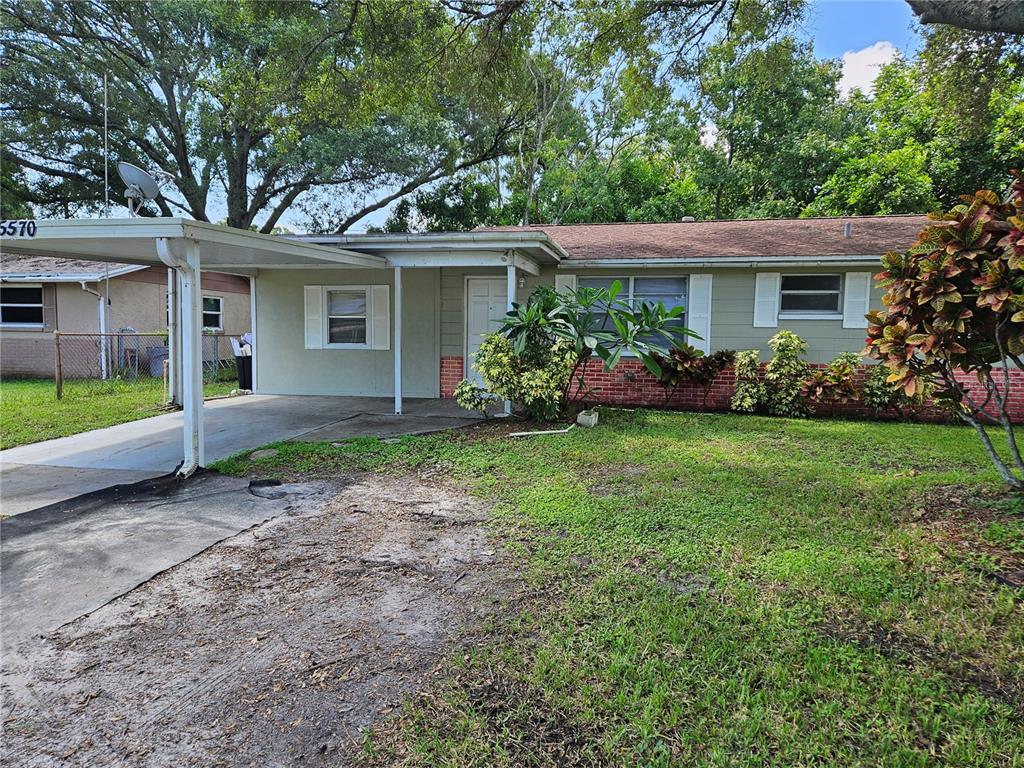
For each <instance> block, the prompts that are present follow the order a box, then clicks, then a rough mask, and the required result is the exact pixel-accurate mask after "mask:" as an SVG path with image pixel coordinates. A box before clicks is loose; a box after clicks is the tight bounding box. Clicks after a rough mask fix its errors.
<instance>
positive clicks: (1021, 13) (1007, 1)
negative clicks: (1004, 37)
mask: <svg viewBox="0 0 1024 768" xmlns="http://www.w3.org/2000/svg"><path fill="white" fill-rule="evenodd" d="M907 3H908V4H909V5H910V7H911V9H912V10H913V11H914V13H915V14H917V17H918V18H919V19H920V20H921V23H922V24H950V25H952V26H954V27H960V28H962V29H971V30H975V31H977V32H1011V33H1015V34H1024V3H1021V2H1020V0H987V1H986V2H978V0H907Z"/></svg>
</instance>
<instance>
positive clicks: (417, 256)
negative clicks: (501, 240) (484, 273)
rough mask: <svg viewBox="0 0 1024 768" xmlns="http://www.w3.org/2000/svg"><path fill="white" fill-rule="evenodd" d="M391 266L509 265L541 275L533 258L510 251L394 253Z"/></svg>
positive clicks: (390, 260)
mask: <svg viewBox="0 0 1024 768" xmlns="http://www.w3.org/2000/svg"><path fill="white" fill-rule="evenodd" d="M388 266H391V267H410V268H416V267H421V268H423V267H426V268H429V267H509V266H515V267H516V269H520V270H522V271H523V272H527V273H529V274H531V275H539V274H540V267H539V266H538V265H537V262H535V261H534V260H533V259H531V258H529V257H527V256H524V255H523V254H521V253H514V252H510V251H504V252H497V251H479V250H478V251H461V252H455V253H451V252H449V253H431V252H429V251H428V252H420V253H408V254H402V253H392V254H389V255H388Z"/></svg>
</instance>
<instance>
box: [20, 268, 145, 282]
mask: <svg viewBox="0 0 1024 768" xmlns="http://www.w3.org/2000/svg"><path fill="white" fill-rule="evenodd" d="M148 268H149V267H147V266H146V265H145V264H129V265H128V266H125V267H120V268H118V269H112V270H110V271H109V272H89V273H82V274H72V273H70V272H11V273H9V274H0V281H3V282H12V283H18V282H36V283H80V282H82V281H83V280H84V281H85V282H87V283H95V282H96V281H98V280H106V279H107V278H108V277H109V278H113V277H120V276H121V275H127V274H128V273H129V272H138V271H139V270H140V269H148Z"/></svg>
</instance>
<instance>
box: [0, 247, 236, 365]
mask: <svg viewBox="0 0 1024 768" xmlns="http://www.w3.org/2000/svg"><path fill="white" fill-rule="evenodd" d="M201 282H202V294H203V325H204V326H205V327H206V328H207V329H208V330H209V331H210V332H216V333H229V334H233V335H238V334H241V333H244V332H246V331H248V330H250V301H249V280H248V278H245V277H238V276H235V275H228V274H221V273H217V272H207V273H204V274H203V276H202V281H201ZM108 296H109V304H107V305H106V315H105V317H104V318H103V321H102V322H103V324H104V326H105V329H106V331H107V332H108V333H109V332H117V331H120V330H122V329H125V328H130V329H133V330H135V331H138V332H140V333H141V332H166V330H167V309H166V308H167V269H166V268H163V267H147V266H141V265H138V264H119V263H109V262H107V263H104V262H98V261H86V260H79V259H58V258H49V257H46V256H30V255H21V254H16V253H4V254H2V255H0V376H3V377H5V378H6V377H15V376H53V373H54V342H53V332H54V331H61V332H65V333H70V332H76V333H91V334H94V333H98V332H99V330H100V323H101V319H100V312H101V311H103V308H104V304H105V303H106V301H105V300H106V298H107V297H108ZM160 343H162V342H161V341H160V340H159V339H156V338H154V339H153V344H146V345H145V346H153V345H158V344H160ZM224 349H225V350H230V347H229V345H227V344H225V345H224Z"/></svg>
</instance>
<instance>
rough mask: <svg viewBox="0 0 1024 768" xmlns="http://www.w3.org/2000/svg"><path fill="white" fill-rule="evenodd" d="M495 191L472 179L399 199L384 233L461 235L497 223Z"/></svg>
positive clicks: (483, 182)
mask: <svg viewBox="0 0 1024 768" xmlns="http://www.w3.org/2000/svg"><path fill="white" fill-rule="evenodd" d="M497 200H498V194H497V190H496V189H495V188H494V186H493V185H492V184H490V183H488V182H486V181H481V180H479V179H478V178H476V177H474V176H462V177H459V178H456V179H448V180H446V181H443V182H441V183H440V184H438V185H437V186H436V187H434V188H433V189H425V190H422V191H420V192H417V193H416V194H415V196H413V198H412V199H411V200H410V199H408V198H406V199H404V200H400V201H399V202H398V204H397V205H395V207H394V209H393V210H392V211H391V215H390V216H388V219H387V221H385V222H384V227H383V230H384V231H385V232H423V231H426V232H465V231H468V230H471V229H474V228H476V227H478V226H483V225H487V224H497V223H499V211H498V210H497V208H496V203H497Z"/></svg>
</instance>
